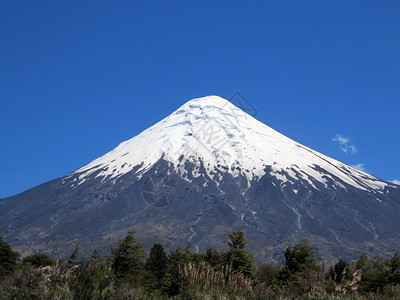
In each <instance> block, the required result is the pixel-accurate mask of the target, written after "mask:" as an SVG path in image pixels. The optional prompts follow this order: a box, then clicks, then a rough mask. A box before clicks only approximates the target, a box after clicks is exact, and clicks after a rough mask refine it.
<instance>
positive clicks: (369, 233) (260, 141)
mask: <svg viewBox="0 0 400 300" xmlns="http://www.w3.org/2000/svg"><path fill="white" fill-rule="evenodd" d="M0 224H1V227H0V228H1V231H2V233H3V235H4V236H5V238H6V240H7V241H9V242H10V243H11V245H12V246H14V247H15V248H16V249H18V250H20V251H22V253H24V254H28V253H31V252H35V251H44V252H48V253H51V254H53V255H56V256H59V257H65V256H67V255H69V254H70V253H71V252H72V251H73V249H74V248H75V247H77V246H79V247H80V249H81V251H85V250H92V249H94V248H97V249H100V250H101V249H104V248H105V249H107V248H108V246H109V245H111V244H113V243H114V242H115V241H116V240H118V239H120V238H122V237H123V236H124V235H125V234H126V232H127V231H129V230H132V229H134V230H137V232H138V233H137V236H138V239H139V240H141V241H143V242H144V244H146V245H151V244H152V243H154V242H159V243H162V244H164V245H165V246H166V247H170V248H175V247H179V246H181V247H183V246H186V245H187V244H188V243H191V244H192V245H193V249H194V250H195V251H203V250H204V249H205V248H207V247H209V246H214V247H221V246H222V245H224V244H225V243H226V241H227V234H228V233H230V232H231V231H232V230H244V231H245V232H246V238H247V240H248V242H249V244H248V246H249V249H250V250H251V251H253V252H254V253H255V255H256V258H257V260H258V261H259V262H261V261H263V260H281V259H282V258H283V256H282V253H283V251H284V249H285V248H286V247H287V246H288V245H289V244H290V243H294V242H297V241H299V240H301V239H304V238H305V239H307V240H308V241H309V242H310V243H311V244H313V245H315V246H317V247H318V253H319V255H320V256H321V257H323V258H324V259H326V260H333V259H335V258H338V257H341V258H355V257H357V256H359V255H360V254H361V253H362V252H367V253H374V254H383V255H385V254H387V255H389V254H392V253H393V252H394V251H395V250H398V249H399V248H400V232H399V230H398V229H399V228H400V188H399V186H397V185H394V184H391V183H388V182H385V181H382V180H380V179H378V178H376V177H373V176H371V175H369V174H367V173H364V172H361V171H358V170H355V169H354V168H351V167H349V166H347V165H345V164H343V163H341V162H338V161H336V160H334V159H331V158H329V157H326V156H324V155H322V154H320V153H318V152H316V151H313V150H312V149H309V148H307V147H305V146H303V145H301V144H299V143H296V142H295V141H293V140H291V139H289V138H287V137H285V136H283V135H281V134H279V133H278V132H276V131H274V130H273V129H271V128H270V127H268V126H266V125H264V124H262V123H260V122H259V121H257V120H255V119H254V118H252V117H251V116H249V115H247V114H246V113H244V112H243V111H242V110H240V109H239V108H237V107H235V106H234V105H232V104H231V103H229V102H228V101H226V100H224V99H222V98H219V97H215V96H211V97H205V98H200V99H194V100H191V101H189V102H187V103H186V104H185V105H183V106H182V107H181V108H179V109H178V110H177V111H175V112H174V113H173V114H171V115H170V116H168V117H167V118H165V119H164V120H162V121H160V122H159V123H157V124H156V125H154V126H152V127H150V128H149V129H147V130H146V131H144V132H142V133H141V134H140V135H138V136H136V137H134V138H133V139H131V140H128V141H126V142H124V143H122V144H120V145H119V146H118V147H117V148H115V149H114V150H113V151H111V152H109V153H107V154H106V155H104V156H102V157H100V158H98V159H97V160H94V161H93V162H91V163H89V164H88V165H86V166H84V167H82V168H80V169H78V170H76V171H75V172H73V173H71V174H69V175H67V176H65V177H63V178H59V179H56V180H53V181H50V182H47V183H44V184H42V185H40V186H38V187H35V188H33V189H31V190H28V191H26V192H24V193H21V194H19V195H16V196H13V197H9V198H6V199H3V200H0Z"/></svg>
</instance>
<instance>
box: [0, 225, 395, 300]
mask: <svg viewBox="0 0 400 300" xmlns="http://www.w3.org/2000/svg"><path fill="white" fill-rule="evenodd" d="M229 238H230V242H229V243H228V247H229V248H228V250H227V251H226V252H219V251H217V250H215V249H207V250H206V251H205V252H204V253H201V254H197V253H193V252H191V251H190V246H188V247H186V248H184V249H181V248H179V249H176V250H174V251H171V252H170V253H169V254H168V255H167V254H166V252H165V251H164V248H163V246H162V245H160V244H155V245H154V246H153V247H152V248H151V251H150V253H149V254H148V256H147V257H146V255H145V252H144V250H143V248H142V245H141V244H140V243H139V242H137V241H136V239H135V233H134V232H129V233H128V235H127V236H126V237H125V238H124V239H123V240H121V241H119V243H118V245H116V247H115V248H111V251H110V255H108V256H103V255H100V254H99V253H98V252H97V251H94V252H93V254H92V256H91V258H90V260H89V261H87V262H82V261H78V260H77V256H78V249H76V250H75V251H74V252H73V253H72V254H71V257H70V259H69V260H68V261H61V260H54V259H52V258H51V257H49V256H47V255H45V254H40V253H38V254H34V255H30V256H27V257H25V258H23V259H22V260H21V259H20V255H19V253H17V252H15V251H13V250H12V249H11V247H10V245H9V244H7V243H6V242H4V241H3V239H2V237H1V236H0V299H168V298H171V297H173V298H174V299H400V255H399V254H398V253H395V254H394V256H393V257H392V258H390V259H387V258H381V257H376V258H372V259H371V258H368V257H367V256H366V255H365V254H364V255H362V256H361V257H360V258H359V259H358V260H357V261H355V262H351V263H348V262H346V261H343V260H339V261H338V262H337V263H336V264H335V265H334V266H332V267H330V268H327V269H325V268H324V265H323V264H319V263H318V262H317V260H316V256H315V251H314V249H313V247H312V246H311V245H309V244H308V243H307V242H306V241H301V242H300V243H298V244H297V245H293V246H290V247H288V248H287V249H286V251H285V253H284V254H285V261H286V263H285V265H283V266H278V265H274V264H263V265H261V266H258V267H256V266H255V265H254V259H253V255H252V254H251V253H250V252H248V251H246V249H245V248H246V240H245V237H244V233H243V232H241V231H235V232H232V233H231V234H229Z"/></svg>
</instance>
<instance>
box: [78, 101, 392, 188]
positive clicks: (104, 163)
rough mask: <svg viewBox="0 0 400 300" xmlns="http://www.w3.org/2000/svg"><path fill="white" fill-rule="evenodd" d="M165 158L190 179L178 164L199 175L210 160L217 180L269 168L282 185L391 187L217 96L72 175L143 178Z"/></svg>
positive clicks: (185, 107) (192, 104)
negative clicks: (224, 175)
mask: <svg viewBox="0 0 400 300" xmlns="http://www.w3.org/2000/svg"><path fill="white" fill-rule="evenodd" d="M162 158H163V159H165V160H167V161H169V162H170V163H171V164H172V166H173V167H174V169H175V171H176V172H177V173H178V174H180V175H181V177H182V178H184V179H185V178H186V180H188V178H189V174H188V170H186V169H185V168H183V167H181V168H180V167H179V166H184V165H185V163H186V162H188V163H192V164H194V165H195V169H194V170H192V174H191V175H192V176H194V177H198V176H201V175H202V174H200V173H199V170H200V167H201V165H202V164H203V165H204V162H207V165H206V166H205V171H206V173H207V175H208V177H209V178H212V179H213V180H214V181H215V182H219V181H220V180H221V178H222V177H221V176H216V177H215V178H214V176H213V175H214V174H216V173H217V174H218V173H220V172H222V173H229V174H231V175H232V176H233V177H238V176H239V175H241V176H244V177H246V178H247V180H248V182H249V184H250V182H251V181H252V180H259V179H260V178H262V177H263V176H264V175H265V174H266V173H267V172H268V171H267V170H268V167H270V168H271V170H270V171H269V173H270V175H271V176H274V177H276V178H277V179H278V180H279V181H281V184H284V183H287V182H290V181H292V182H295V181H298V180H300V179H301V180H305V181H307V182H308V183H309V184H310V185H312V186H314V187H315V185H314V183H315V184H317V185H319V184H323V185H324V186H327V183H328V182H330V183H332V184H337V185H341V182H342V181H343V182H346V183H347V184H350V185H352V186H354V187H356V188H359V189H363V190H369V191H371V192H373V193H376V195H377V196H379V194H382V193H383V190H384V188H385V187H386V186H387V185H388V183H387V182H384V181H382V180H379V179H377V178H375V177H373V176H371V175H369V174H367V173H365V172H362V171H359V170H356V169H354V168H352V167H349V166H347V165H345V164H343V163H341V162H338V161H336V160H334V159H331V158H329V157H327V156H324V155H322V154H320V153H318V152H316V151H313V150H312V149H309V148H307V147H305V146H303V145H301V144H299V143H297V142H295V141H293V140H291V139H289V138H287V137H286V136H284V135H282V134H280V133H279V132H277V131H275V130H273V129H272V128H270V127H268V126H267V125H265V124H263V123H261V122H259V121H258V120H256V119H254V118H253V117H252V116H250V115H249V114H247V113H245V112H244V111H243V110H241V109H240V108H238V107H236V106H234V105H233V104H232V103H230V102H229V101H227V100H225V99H223V98H221V97H218V96H208V97H204V98H197V99H193V100H191V101H189V102H187V103H186V104H184V105H183V106H181V107H180V108H179V109H178V110H176V111H175V112H174V113H172V114H171V115H169V116H168V117H166V118H165V119H163V120H162V121H160V122H158V123H157V124H155V125H153V126H152V127H150V128H149V129H147V130H145V131H143V132H142V133H141V134H139V135H138V136H136V137H134V138H132V139H130V140H128V141H125V142H123V143H121V144H120V145H119V146H118V147H117V148H115V149H114V150H112V151H111V152H109V153H107V154H105V155H104V156H102V157H100V158H98V159H96V160H94V161H92V162H91V163H89V164H88V165H86V166H84V167H82V168H80V169H78V170H77V171H75V172H74V173H73V174H71V176H72V175H75V174H79V181H78V184H80V183H82V182H83V181H84V180H85V178H87V177H88V176H90V175H91V174H93V173H94V172H96V171H100V172H99V173H98V174H97V175H96V176H98V177H103V178H104V180H109V179H112V178H118V177H120V176H122V175H124V174H126V173H128V172H132V170H134V172H135V174H137V176H138V179H139V178H140V177H141V176H142V175H143V174H144V173H146V172H147V171H148V170H149V169H150V168H151V167H152V166H154V164H155V163H157V162H158V161H159V160H160V159H162ZM138 166H139V167H138ZM315 188H316V187H315Z"/></svg>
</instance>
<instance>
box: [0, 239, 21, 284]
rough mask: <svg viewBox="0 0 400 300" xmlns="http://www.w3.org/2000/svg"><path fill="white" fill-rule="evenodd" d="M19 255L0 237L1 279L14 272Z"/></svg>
mask: <svg viewBox="0 0 400 300" xmlns="http://www.w3.org/2000/svg"><path fill="white" fill-rule="evenodd" d="M18 258H19V253H18V252H15V251H13V250H12V249H11V247H10V245H9V244H8V243H6V242H4V241H3V237H2V236H1V235H0V279H2V278H4V277H5V276H7V275H9V274H11V273H12V272H14V270H15V269H16V267H17V263H18Z"/></svg>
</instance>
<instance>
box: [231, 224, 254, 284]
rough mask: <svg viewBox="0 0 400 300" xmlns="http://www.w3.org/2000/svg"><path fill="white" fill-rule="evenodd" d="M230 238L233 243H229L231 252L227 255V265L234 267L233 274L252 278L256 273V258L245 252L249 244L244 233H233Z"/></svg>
mask: <svg viewBox="0 0 400 300" xmlns="http://www.w3.org/2000/svg"><path fill="white" fill-rule="evenodd" d="M228 236H229V239H230V240H231V241H230V243H228V246H229V250H228V251H227V252H226V253H225V263H226V264H228V265H231V266H232V270H233V272H241V273H243V275H245V276H251V275H252V273H253V271H254V258H253V255H252V254H251V253H250V252H248V251H246V250H244V249H245V247H246V244H247V242H246V240H245V238H244V232H243V231H233V232H232V233H231V234H229V235H228Z"/></svg>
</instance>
